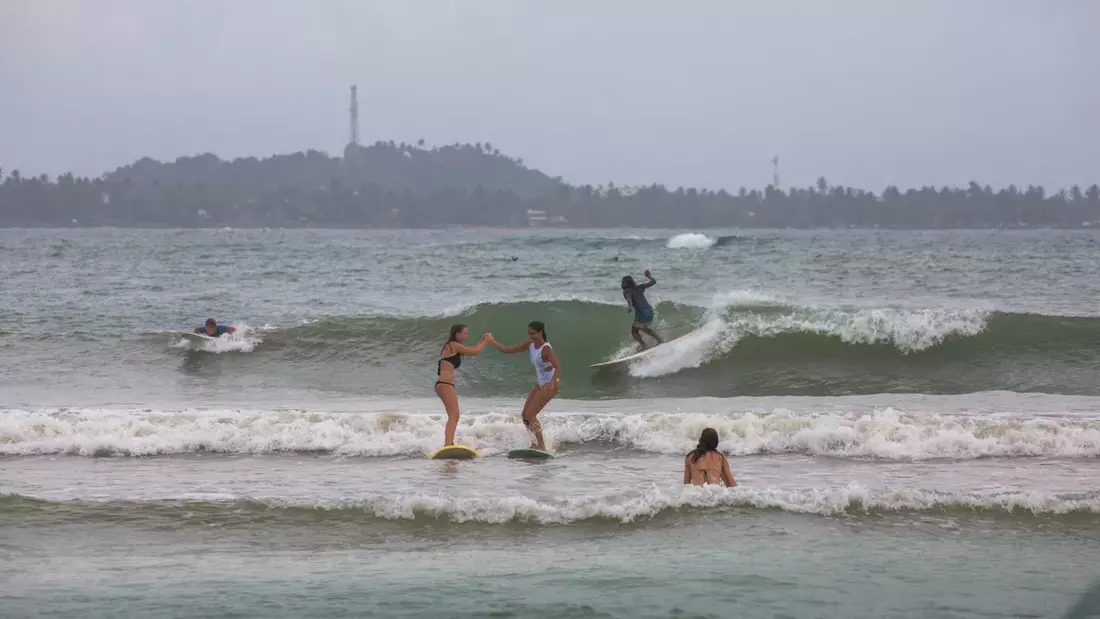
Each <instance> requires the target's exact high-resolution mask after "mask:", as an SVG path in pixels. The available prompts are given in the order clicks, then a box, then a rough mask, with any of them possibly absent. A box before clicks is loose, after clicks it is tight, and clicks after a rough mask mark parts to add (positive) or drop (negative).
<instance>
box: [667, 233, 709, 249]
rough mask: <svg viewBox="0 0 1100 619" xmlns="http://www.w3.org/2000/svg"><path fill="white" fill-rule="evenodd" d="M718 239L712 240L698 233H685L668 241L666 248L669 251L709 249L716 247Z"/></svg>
mask: <svg viewBox="0 0 1100 619" xmlns="http://www.w3.org/2000/svg"><path fill="white" fill-rule="evenodd" d="M715 243H717V239H712V238H710V237H709V236H707V235H705V234H699V233H698V232H685V233H683V234H677V235H676V236H674V237H672V238H670V239H669V240H668V244H667V245H666V247H668V248H669V249H709V248H711V247H714V244H715Z"/></svg>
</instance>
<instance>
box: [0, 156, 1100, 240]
mask: <svg viewBox="0 0 1100 619" xmlns="http://www.w3.org/2000/svg"><path fill="white" fill-rule="evenodd" d="M544 215H545V216H544ZM544 221H545V222H547V223H549V224H554V223H556V224H558V225H568V226H572V227H585V228H599V227H616V226H629V227H659V228H680V227H693V228H694V227H743V228H752V227H767V228H783V227H793V228H823V227H880V228H906V229H916V228H1001V227H1008V228H1022V227H1027V228H1037V227H1057V228H1080V227H1089V226H1100V188H1098V187H1097V186H1096V185H1092V186H1091V187H1089V188H1088V189H1084V190H1083V189H1081V188H1080V187H1072V188H1070V189H1068V190H1061V191H1058V192H1056V193H1049V194H1048V192H1047V191H1046V190H1044V189H1043V188H1042V187H1035V186H1028V187H1027V188H1024V189H1020V188H1017V187H1015V186H1009V187H1007V188H1002V189H996V190H995V189H993V188H991V187H989V186H988V185H987V186H984V187H983V186H979V185H978V184H976V183H970V184H969V186H967V187H965V188H949V187H943V188H935V187H922V188H920V189H907V190H904V191H902V190H899V189H897V188H893V187H891V188H887V189H886V190H885V191H883V192H882V193H880V194H876V193H872V192H869V191H864V190H861V189H854V188H851V187H838V186H832V185H830V184H829V183H828V182H827V181H826V180H825V179H824V178H821V179H818V182H817V183H816V185H815V186H812V187H806V188H790V189H785V190H784V189H777V188H775V187H770V186H769V187H767V188H766V189H764V190H762V191H761V190H756V189H752V190H749V189H744V188H742V189H740V190H738V191H737V192H736V193H728V192H726V191H724V190H723V191H717V192H716V191H709V190H699V189H684V188H678V189H668V188H666V187H664V186H661V185H650V186H647V187H629V188H626V187H616V186H615V185H614V184H611V183H608V184H607V185H606V186H599V187H594V186H591V185H584V186H572V185H567V184H565V183H563V182H562V180H561V179H560V178H551V177H549V176H547V175H546V174H543V173H542V172H539V171H537V170H532V169H529V168H527V167H526V166H525V165H524V163H523V160H522V159H514V158H511V157H507V156H505V155H502V154H501V153H500V151H498V150H496V149H495V148H493V146H492V145H491V144H473V145H471V144H462V145H460V144H455V145H451V146H444V147H438V148H431V149H427V148H425V147H424V144H423V141H421V142H420V143H419V144H417V145H411V144H395V143H393V142H379V143H377V144H374V145H373V146H370V147H360V146H349V147H348V148H347V149H345V152H344V156H343V157H330V156H328V155H326V154H324V153H320V152H317V151H312V150H311V151H308V152H305V153H295V154H293V155H279V156H275V157H269V158H267V159H256V158H254V157H248V158H242V159H235V160H233V161H223V160H221V159H219V158H218V157H216V156H214V155H211V154H205V155H199V156H197V157H181V158H179V159H177V160H176V161H174V162H170V163H161V162H158V161H154V160H152V159H148V158H146V159H142V160H140V161H138V162H136V163H134V164H131V165H128V166H125V167H122V168H119V169H118V170H116V171H114V172H111V173H110V174H106V175H104V176H103V177H101V178H95V179H92V178H82V177H74V176H73V175H72V174H62V175H60V176H58V177H57V178H53V179H51V178H49V177H47V176H45V175H43V176H39V177H33V178H29V177H24V176H23V175H21V174H20V173H19V172H18V171H12V172H10V173H7V174H6V173H5V172H4V171H3V170H2V169H0V226H6V227H12V226H22V227H56V226H120V227H180V228H187V227H214V226H234V227H391V228H422V227H439V226H449V225H476V226H507V227H517V226H527V225H529V224H531V223H535V224H542V222H544Z"/></svg>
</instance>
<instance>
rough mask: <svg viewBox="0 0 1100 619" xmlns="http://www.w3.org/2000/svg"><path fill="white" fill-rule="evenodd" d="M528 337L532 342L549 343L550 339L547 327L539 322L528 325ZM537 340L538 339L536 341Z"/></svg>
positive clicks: (533, 321) (534, 321) (535, 321)
mask: <svg viewBox="0 0 1100 619" xmlns="http://www.w3.org/2000/svg"><path fill="white" fill-rule="evenodd" d="M527 337H528V339H530V340H531V341H532V342H537V341H540V340H541V341H543V342H549V341H550V338H549V337H547V335H546V325H544V324H542V323H541V322H540V321H538V320H532V321H531V322H530V323H529V324H528V325H527ZM536 338H537V339H536Z"/></svg>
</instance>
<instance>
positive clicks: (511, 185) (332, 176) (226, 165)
mask: <svg viewBox="0 0 1100 619" xmlns="http://www.w3.org/2000/svg"><path fill="white" fill-rule="evenodd" d="M421 144H423V142H421ZM104 178H105V180H106V181H107V182H108V183H123V182H126V181H127V180H129V182H131V183H134V184H138V185H142V186H146V187H152V186H155V185H177V184H183V185H195V184H203V185H208V186H211V187H218V188H222V189H227V188H232V189H236V190H240V191H243V192H246V193H251V194H258V193H260V192H264V191H272V190H276V189H278V188H280V187H282V188H289V187H295V188H301V189H315V188H317V187H321V186H329V185H332V184H333V181H338V182H339V184H341V185H342V186H345V187H358V186H367V185H373V186H375V187H377V188H378V189H379V190H380V191H382V192H386V191H393V192H395V193H402V192H404V191H406V190H407V191H411V192H412V193H413V194H415V195H418V196H420V195H427V194H430V193H432V192H433V191H441V190H460V191H474V190H475V189H477V188H478V187H479V186H480V187H482V188H483V189H486V190H492V191H507V192H512V193H515V194H516V195H518V196H519V197H521V198H537V197H540V196H547V195H551V194H552V193H553V192H554V190H555V188H557V187H558V186H559V185H560V184H561V180H560V179H554V178H550V177H549V176H547V175H545V174H543V173H542V172H539V171H538V170H532V169H530V168H527V167H526V166H524V164H523V160H521V159H513V158H511V157H507V156H505V155H502V154H501V153H500V151H499V150H496V149H495V148H493V146H492V145H491V144H488V143H486V144H481V143H478V144H473V145H471V144H455V145H451V146H443V147H438V148H431V149H427V148H424V147H423V146H422V145H421V146H415V145H411V144H395V143H394V142H378V143H376V144H374V145H373V146H366V147H364V146H357V145H348V147H347V148H345V149H344V156H343V158H340V157H330V156H328V155H326V154H325V153H322V152H319V151H315V150H310V151H307V152H304V153H302V152H297V153H294V154H291V155H275V156H272V157H267V158H265V159H257V158H255V157H245V158H240V159H234V160H232V161H225V160H222V159H220V158H218V157H217V156H216V155H213V154H209V153H207V154H203V155H197V156H194V157H180V158H178V159H176V160H175V161H172V162H163V163H162V162H160V161H157V160H155V159H150V158H148V157H146V158H144V159H141V160H140V161H137V162H135V163H132V164H130V165H127V166H123V167H121V168H118V169H117V170H115V171H114V172H111V173H109V174H107V175H106V176H105V177H104Z"/></svg>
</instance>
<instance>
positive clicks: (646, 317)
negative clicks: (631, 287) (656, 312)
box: [634, 307, 653, 324]
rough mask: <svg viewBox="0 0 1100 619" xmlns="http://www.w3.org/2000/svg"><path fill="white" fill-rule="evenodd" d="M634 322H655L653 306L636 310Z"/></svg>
mask: <svg viewBox="0 0 1100 619" xmlns="http://www.w3.org/2000/svg"><path fill="white" fill-rule="evenodd" d="M634 322H640V323H642V324H649V323H651V322H653V308H652V307H650V308H646V309H636V310H634Z"/></svg>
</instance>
